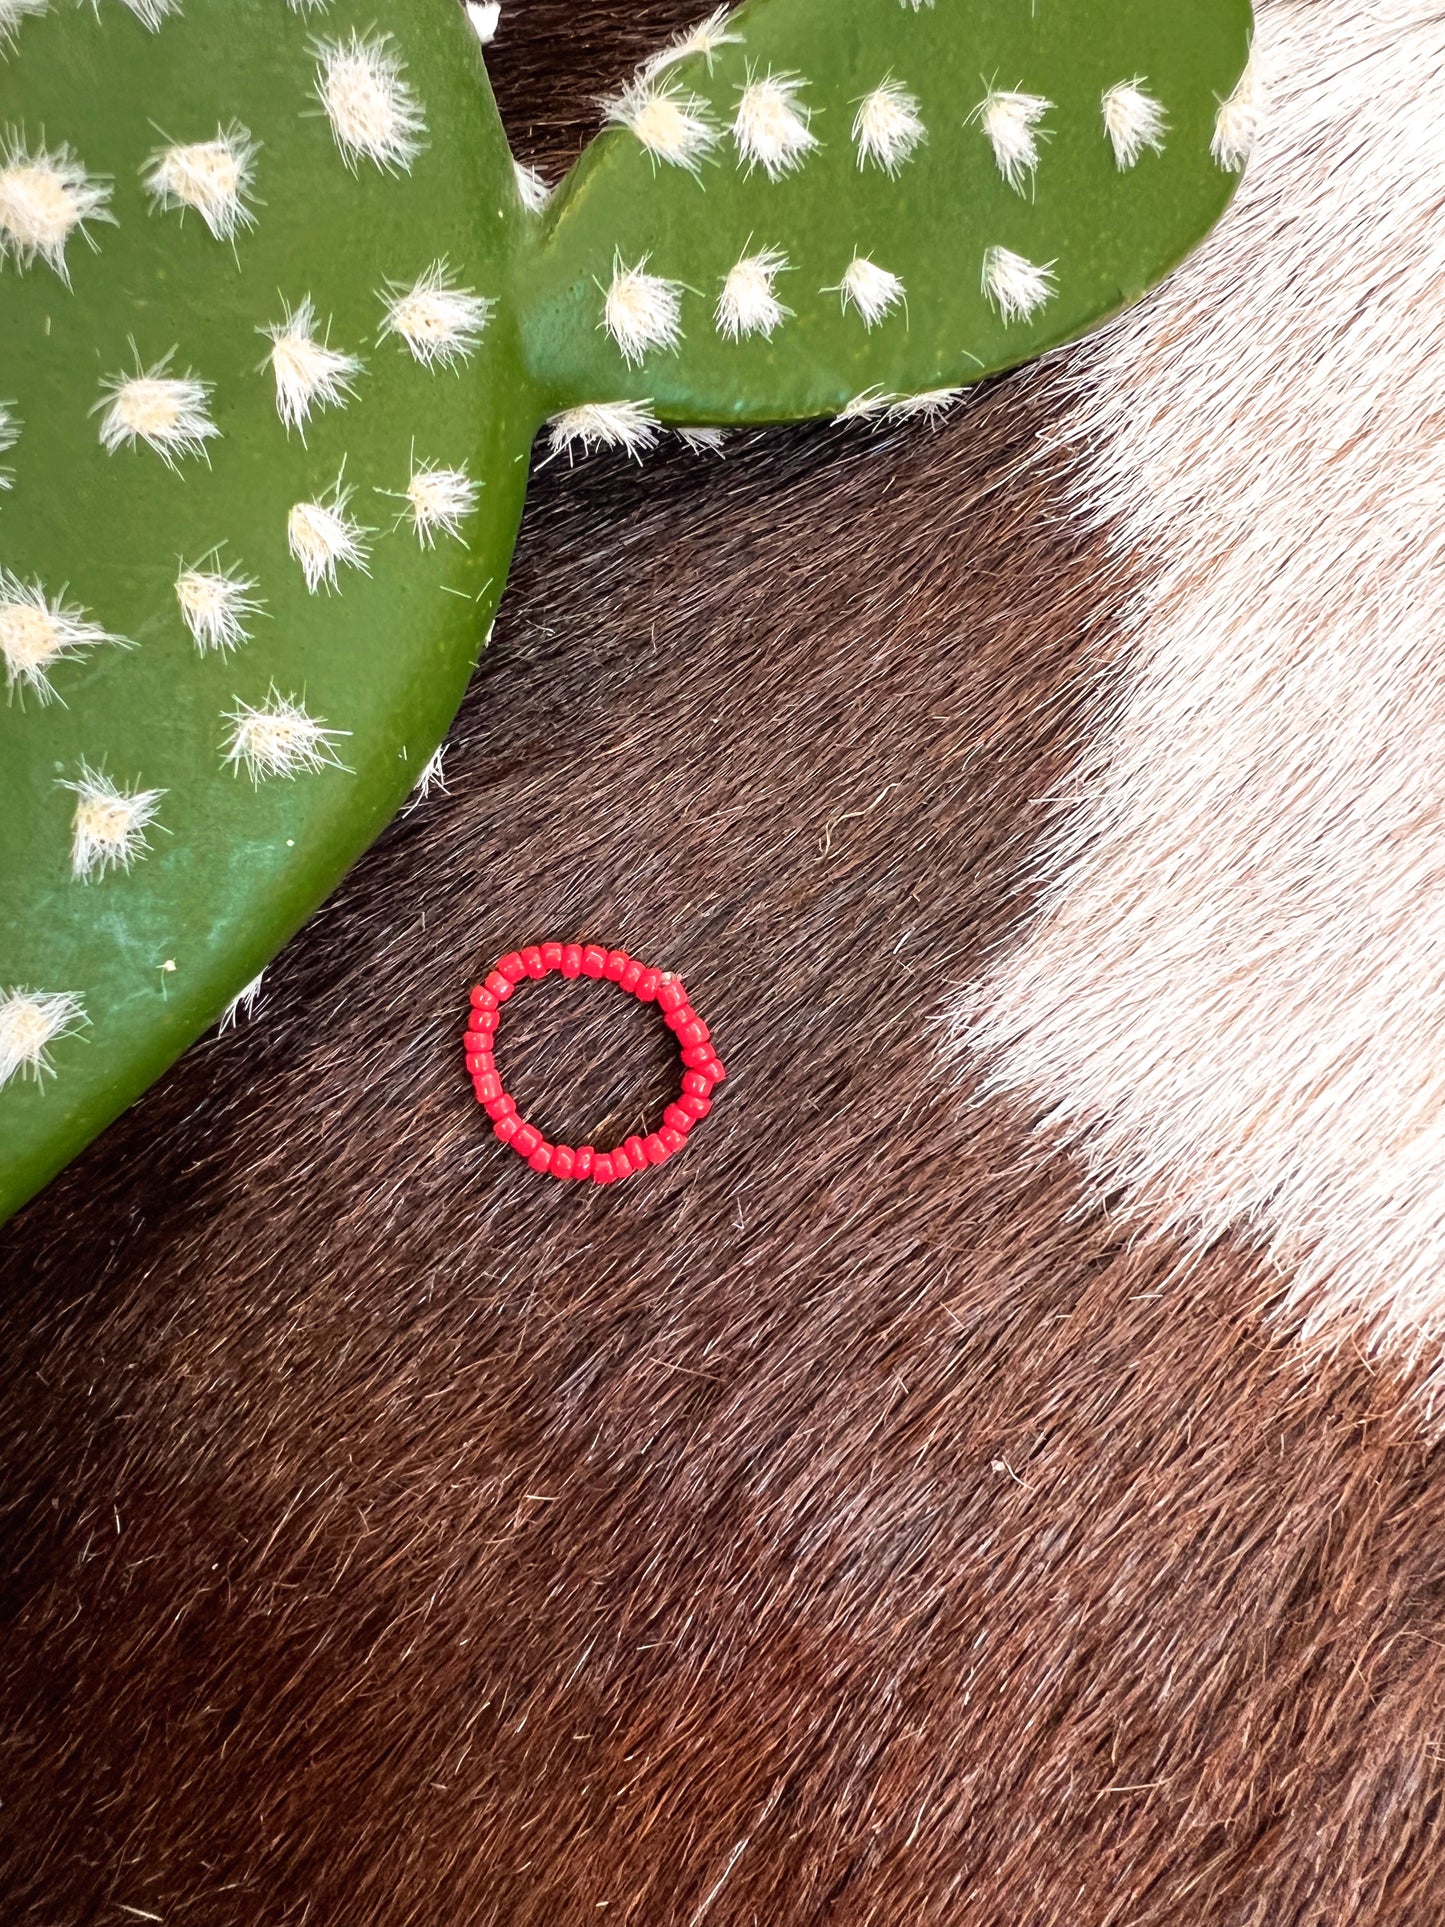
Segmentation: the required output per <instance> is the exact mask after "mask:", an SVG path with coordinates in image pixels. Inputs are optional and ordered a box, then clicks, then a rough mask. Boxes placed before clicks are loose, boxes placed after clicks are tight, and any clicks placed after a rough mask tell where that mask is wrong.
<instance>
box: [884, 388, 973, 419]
mask: <svg viewBox="0 0 1445 1927" xmlns="http://www.w3.org/2000/svg"><path fill="white" fill-rule="evenodd" d="M964 393H965V391H964V390H963V389H962V388H924V389H921V390H920V391H919V393H918V394H916V395H899V396H898V397H897V398H896V400H894V401H892V402H890V404H889V407H888V419H889V421H891V422H911V421H925V422H928V423H930V424H932V423H933V422H936V421H939V420H941V419H942V418H943V416H945V415H946V414H948V413H949V411H950V410H951V409H953V408H955V407H957V405H958V403H959V402H961V401H962V400H963V397H964Z"/></svg>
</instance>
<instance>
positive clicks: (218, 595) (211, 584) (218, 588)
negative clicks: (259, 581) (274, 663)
mask: <svg viewBox="0 0 1445 1927" xmlns="http://www.w3.org/2000/svg"><path fill="white" fill-rule="evenodd" d="M205 560H206V561H207V562H210V563H212V564H213V566H212V567H210V568H204V567H201V568H195V569H187V568H184V567H183V568H182V569H181V572H180V574H179V575H178V576H177V577H176V602H177V603H178V605H179V607H180V611H181V620H182V621H183V622H184V623H185V625H186V627H187V629H189V630H190V632H191V638H192V640H193V641H194V643H195V645H196V647H197V648H198V649H199V650H200V651H201V653H202V654H203V655H204V654H205V653H206V652H207V651H208V650H220V651H225V650H228V649H237V648H239V647H240V645H241V644H242V643H243V642H249V641H250V640H251V630H250V626H249V625H250V623H251V622H252V620H253V619H254V618H255V617H256V616H259V615H260V614H261V612H262V609H263V607H264V604H263V603H262V602H261V600H260V598H259V597H257V596H256V595H255V593H254V591H255V588H256V584H255V582H254V581H253V580H252V578H251V577H250V576H248V575H242V574H241V572H240V571H239V569H237V568H235V567H232V568H230V569H220V568H216V567H215V566H214V563H215V560H216V556H215V553H214V552H213V553H212V554H211V555H209V556H207V557H206V558H205Z"/></svg>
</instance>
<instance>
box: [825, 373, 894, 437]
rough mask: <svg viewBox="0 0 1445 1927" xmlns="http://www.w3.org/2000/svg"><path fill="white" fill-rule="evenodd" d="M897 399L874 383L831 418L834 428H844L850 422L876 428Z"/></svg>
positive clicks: (851, 398) (853, 397)
mask: <svg viewBox="0 0 1445 1927" xmlns="http://www.w3.org/2000/svg"><path fill="white" fill-rule="evenodd" d="M897 399H898V397H897V396H896V395H892V394H890V393H889V392H888V391H887V389H885V388H883V387H882V386H881V385H880V384H878V383H875V384H874V385H873V387H871V388H865V389H863V390H862V392H861V393H859V394H856V395H853V396H852V397H850V399H849V400H847V401H846V402H844V404H843V406H842V407H841V408H840V409H839V410H838V412H837V414H836V415H835V416H834V417H833V425H834V426H835V427H836V428H845V427H847V425H848V424H849V423H850V422H868V423H871V424H872V425H873V426H875V427H876V426H877V425H878V424H879V423H880V422H881V421H883V420H884V418H885V417H886V416H887V414H888V411H889V409H890V408H891V407H892V406H893V404H894V402H896V401H897Z"/></svg>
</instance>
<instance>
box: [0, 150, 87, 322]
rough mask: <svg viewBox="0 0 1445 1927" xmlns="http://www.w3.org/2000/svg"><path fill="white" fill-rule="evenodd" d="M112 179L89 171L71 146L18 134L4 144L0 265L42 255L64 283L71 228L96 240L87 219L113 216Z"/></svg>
mask: <svg viewBox="0 0 1445 1927" xmlns="http://www.w3.org/2000/svg"><path fill="white" fill-rule="evenodd" d="M110 195H111V188H110V183H109V181H104V180H100V179H99V178H97V177H95V176H92V175H89V174H87V173H86V171H85V169H84V168H83V167H82V166H81V164H80V162H79V161H78V160H77V159H76V158H75V156H74V154H72V153H71V151H70V149H69V148H68V147H63V146H62V147H54V148H50V147H46V146H44V145H43V144H42V145H41V146H39V147H36V148H34V149H31V148H28V147H26V145H25V143H24V141H23V140H22V139H21V138H20V137H19V136H18V135H16V134H7V135H6V137H5V141H4V145H3V146H0V266H3V265H4V264H5V262H7V261H13V262H14V263H15V265H16V267H17V268H19V269H21V270H22V272H23V270H24V269H26V268H28V267H30V266H31V265H32V263H34V262H35V261H37V260H38V261H43V262H44V263H45V264H46V266H47V267H49V268H53V269H54V271H55V273H56V274H58V275H59V276H60V278H61V280H62V281H63V282H64V283H65V285H66V287H69V286H70V269H69V267H68V266H67V264H66V259H65V250H66V246H67V244H68V243H69V240H70V237H71V235H72V234H75V233H76V232H79V234H80V236H81V238H82V239H83V240H85V241H88V242H90V245H91V246H92V247H94V246H95V242H94V240H93V239H92V237H91V235H90V234H89V233H88V232H87V229H86V223H87V222H88V221H113V220H114V218H115V217H114V216H113V215H112V214H111V212H110Z"/></svg>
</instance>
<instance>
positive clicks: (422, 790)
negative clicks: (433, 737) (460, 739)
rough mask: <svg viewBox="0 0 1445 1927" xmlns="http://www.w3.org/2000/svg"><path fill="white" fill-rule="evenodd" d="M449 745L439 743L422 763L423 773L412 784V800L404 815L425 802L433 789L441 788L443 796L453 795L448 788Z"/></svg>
mask: <svg viewBox="0 0 1445 1927" xmlns="http://www.w3.org/2000/svg"><path fill="white" fill-rule="evenodd" d="M447 747H448V746H447V744H445V743H438V744H437V746H436V748H435V749H434V750H433V751H432V753H431V755H430V756H428V757H427V759H426V761H425V763H423V764H422V770H421V775H420V776H418V777H417V779H416V781H415V782H414V783H413V784H412V786H411V794H412V800H411V802H410V803H408V805H407V807H406V809H405V811H404V812H403V814H404V815H407V816H409V815H410V814H411V812H412V811H413V810H414V809H416V808H417V806H418V805H419V804H421V803H425V802H426V800H427V798H428V797H429V796H430V795H431V793H432V791H433V790H440V791H441V793H442V795H443V796H450V795H451V791H450V790H449V789H448V788H447V776H446V758H447Z"/></svg>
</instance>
